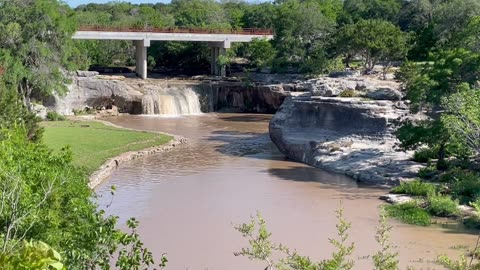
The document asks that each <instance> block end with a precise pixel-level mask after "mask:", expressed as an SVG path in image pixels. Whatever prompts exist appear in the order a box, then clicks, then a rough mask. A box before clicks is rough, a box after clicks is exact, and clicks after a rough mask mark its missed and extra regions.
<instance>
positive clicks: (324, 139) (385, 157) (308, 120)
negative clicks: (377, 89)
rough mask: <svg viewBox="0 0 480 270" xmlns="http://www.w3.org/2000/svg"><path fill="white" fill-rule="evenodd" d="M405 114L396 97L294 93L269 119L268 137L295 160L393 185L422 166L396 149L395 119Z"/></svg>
mask: <svg viewBox="0 0 480 270" xmlns="http://www.w3.org/2000/svg"><path fill="white" fill-rule="evenodd" d="M406 114H408V110H406V109H399V108H396V107H395V103H394V102H392V101H386V100H382V101H368V100H363V99H360V98H348V99H347V98H325V97H308V96H305V95H303V96H302V95H299V96H295V95H294V96H292V97H291V98H287V99H286V101H285V102H284V103H283V105H282V106H281V108H280V109H279V111H278V112H277V113H276V114H275V116H274V117H273V119H272V121H271V122H270V137H271V139H272V141H273V142H274V143H275V145H276V146H277V147H278V148H279V149H280V151H281V152H282V153H284V154H285V155H286V156H288V157H289V158H291V159H293V160H296V161H300V162H304V163H307V164H309V165H312V166H315V167H319V168H322V169H326V170H329V171H333V172H338V173H343V174H346V175H349V176H351V177H353V178H354V179H356V180H358V181H360V182H365V183H369V184H375V185H385V186H390V185H393V184H397V183H398V182H399V181H402V180H405V179H409V178H412V177H414V176H415V173H416V172H417V171H418V169H419V168H421V165H418V164H417V163H415V162H412V161H410V160H409V158H410V157H411V156H410V154H411V153H404V152H399V151H395V143H396V139H395V137H394V136H393V134H392V132H393V128H394V127H393V125H392V122H393V121H394V120H396V119H398V118H400V117H402V116H404V115H406Z"/></svg>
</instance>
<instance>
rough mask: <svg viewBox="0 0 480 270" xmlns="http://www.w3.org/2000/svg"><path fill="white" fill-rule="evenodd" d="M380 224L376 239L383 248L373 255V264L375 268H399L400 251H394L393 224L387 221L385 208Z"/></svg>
mask: <svg viewBox="0 0 480 270" xmlns="http://www.w3.org/2000/svg"><path fill="white" fill-rule="evenodd" d="M379 223H380V225H379V226H378V227H377V230H376V231H377V232H376V235H375V240H377V243H379V244H380V247H381V249H380V250H379V251H378V252H377V253H376V254H375V255H373V257H372V258H373V264H374V265H375V270H397V269H398V262H399V260H398V252H394V251H393V245H392V243H391V242H390V233H391V231H392V226H391V225H389V224H388V223H387V216H386V213H385V210H384V209H382V210H381V212H380V221H379Z"/></svg>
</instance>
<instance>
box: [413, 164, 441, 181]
mask: <svg viewBox="0 0 480 270" xmlns="http://www.w3.org/2000/svg"><path fill="white" fill-rule="evenodd" d="M437 174H438V170H437V167H436V166H435V165H429V166H427V167H425V168H421V169H420V170H419V171H418V177H420V178H421V179H432V178H433V177H434V176H435V175H437Z"/></svg>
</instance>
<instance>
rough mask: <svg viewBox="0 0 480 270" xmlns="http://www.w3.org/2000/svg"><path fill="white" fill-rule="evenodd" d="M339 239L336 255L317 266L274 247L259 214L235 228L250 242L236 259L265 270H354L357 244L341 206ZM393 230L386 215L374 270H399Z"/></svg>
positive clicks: (379, 232)
mask: <svg viewBox="0 0 480 270" xmlns="http://www.w3.org/2000/svg"><path fill="white" fill-rule="evenodd" d="M336 213H337V221H338V222H337V225H336V227H337V233H338V235H337V238H332V239H330V243H331V244H332V245H333V246H334V247H335V251H334V252H333V254H332V255H331V257H330V258H329V259H326V260H322V261H319V262H315V261H313V260H311V259H310V258H309V257H306V256H302V255H300V254H298V253H297V251H295V250H294V251H292V250H290V249H289V248H288V247H286V246H284V245H282V244H273V243H272V242H271V241H270V236H271V233H270V232H269V231H268V230H267V227H266V222H265V220H264V219H263V218H262V216H261V215H260V214H258V213H257V217H256V219H254V218H252V220H251V222H250V223H244V224H241V225H238V226H235V229H236V230H237V231H239V232H240V233H241V234H242V235H243V237H245V238H247V239H248V242H249V247H247V248H242V250H241V251H240V252H236V253H234V254H235V256H246V257H248V258H249V259H251V260H259V261H263V262H265V263H266V264H267V267H266V268H265V269H269V270H272V269H283V270H288V269H291V270H320V269H322V270H323V269H326V270H337V269H338V270H349V269H353V267H354V265H355V261H354V260H353V259H352V258H351V256H352V254H353V251H354V249H355V245H354V243H352V242H350V241H349V230H350V228H351V224H350V223H349V222H347V221H346V220H345V218H344V210H343V207H342V206H341V207H340V208H339V209H338V210H337V211H336ZM391 229H392V227H391V226H389V225H388V224H387V222H386V218H385V215H384V213H383V212H382V215H381V217H380V226H379V227H378V228H377V233H376V237H375V239H376V240H377V242H378V243H379V244H380V250H379V251H378V252H377V253H376V254H374V255H373V256H372V259H373V263H374V265H375V269H378V270H395V269H398V253H396V252H394V250H393V245H392V244H391V242H390V231H391ZM273 252H278V253H279V254H282V255H283V257H282V258H281V259H279V260H278V261H275V260H274V259H273V257H274V256H272V255H273Z"/></svg>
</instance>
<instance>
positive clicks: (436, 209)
mask: <svg viewBox="0 0 480 270" xmlns="http://www.w3.org/2000/svg"><path fill="white" fill-rule="evenodd" d="M427 201H428V207H427V210H428V212H429V213H430V214H432V215H434V216H438V217H451V216H456V215H458V200H452V198H451V197H450V196H447V195H436V194H431V195H429V196H428V199H427Z"/></svg>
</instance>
